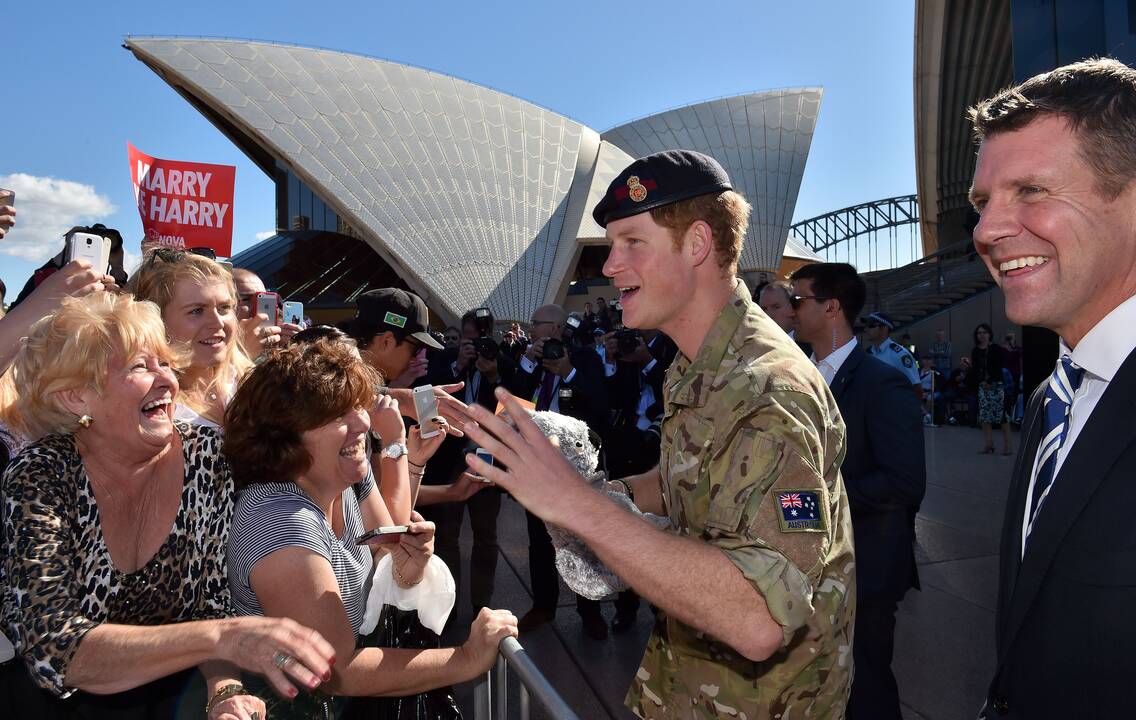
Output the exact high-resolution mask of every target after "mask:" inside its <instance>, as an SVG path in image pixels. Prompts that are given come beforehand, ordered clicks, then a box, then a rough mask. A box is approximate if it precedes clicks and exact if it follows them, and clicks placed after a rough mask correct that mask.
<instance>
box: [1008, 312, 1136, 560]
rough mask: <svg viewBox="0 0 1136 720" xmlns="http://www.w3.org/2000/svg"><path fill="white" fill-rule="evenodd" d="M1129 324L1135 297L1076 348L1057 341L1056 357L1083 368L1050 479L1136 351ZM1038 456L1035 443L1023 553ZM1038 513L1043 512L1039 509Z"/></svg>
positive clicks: (1133, 323)
mask: <svg viewBox="0 0 1136 720" xmlns="http://www.w3.org/2000/svg"><path fill="white" fill-rule="evenodd" d="M1133 327H1136V296H1134V297H1130V298H1128V299H1127V300H1125V301H1124V302H1122V303H1121V304H1120V305H1117V306H1116V307H1115V308H1113V310H1112V312H1110V313H1109V314H1108V315H1105V316H1104V317H1103V318H1102V319H1101V321H1100V322H1098V323H1097V324H1096V325H1094V326H1093V329H1092V330H1089V332H1088V333H1087V334H1086V335H1085V337H1083V338H1081V342H1079V343H1077V347H1076V349H1074V350H1070V349H1069V346H1068V345H1066V344H1065V340H1064V339H1062V340H1061V353H1060V355H1058V357H1060V356H1061V355H1065V354H1069V356H1070V357H1072V359H1073V363H1074V364H1075V365H1077V367H1081V368H1084V369H1085V375H1084V377H1083V378H1082V379H1081V387H1079V388H1077V392H1075V393H1073V405H1072V407H1070V408H1069V430H1068V432H1067V434H1066V435H1065V442H1064V443H1062V445H1061V447H1060V448H1059V449H1058V450H1057V465H1056V466H1055V467H1054V469H1053V482H1057V479H1058V474H1059V473H1060V472H1061V465H1062V464H1063V463H1064V462H1065V458H1066V457H1068V456H1069V450H1071V449H1072V447H1073V443H1075V442H1077V436H1078V435H1080V434H1081V430H1083V429H1084V427H1085V424H1086V423H1087V422H1088V421H1089V416H1090V415H1092V413H1093V408H1095V407H1096V406H1097V403H1098V402H1099V401H1100V399H1101V396H1103V395H1104V392H1105V390H1107V389H1108V384H1109V383H1110V382H1112V378H1113V376H1114V375H1116V373H1117V371H1118V370H1120V366H1121V365H1123V364H1124V361H1125V360H1126V359H1127V358H1128V356H1129V355H1131V354H1132V351H1133V350H1136V332H1133V330H1132V328H1133ZM1046 382H1047V383H1048V382H1049V380H1048V379H1046ZM1040 456H1041V447H1040V446H1039V447H1038V449H1037V455H1035V456H1034V459H1033V471H1032V472H1031V473H1030V484H1029V490H1028V492H1027V493H1026V504H1025V506H1024V508H1023V509H1022V555H1023V556H1024V555H1025V552H1026V526H1027V525H1028V524H1029V508H1030V507H1031V506H1032V505H1033V490H1034V483H1035V482H1037V471H1038V466H1037V461H1038V459H1039V458H1040ZM1071 481H1072V482H1075V481H1076V479H1075V478H1070V479H1069V480H1067V481H1066V482H1071ZM1041 512H1045V511H1044V510H1042V511H1041Z"/></svg>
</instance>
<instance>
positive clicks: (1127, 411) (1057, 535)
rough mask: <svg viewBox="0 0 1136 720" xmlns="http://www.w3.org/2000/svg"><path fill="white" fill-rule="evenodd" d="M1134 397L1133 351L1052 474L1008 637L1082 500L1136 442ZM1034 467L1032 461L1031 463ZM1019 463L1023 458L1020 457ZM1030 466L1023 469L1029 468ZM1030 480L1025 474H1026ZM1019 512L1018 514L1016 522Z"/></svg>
mask: <svg viewBox="0 0 1136 720" xmlns="http://www.w3.org/2000/svg"><path fill="white" fill-rule="evenodd" d="M1134 397H1136V352H1133V353H1132V354H1130V355H1129V356H1128V358H1127V359H1126V360H1125V361H1124V364H1123V365H1121V366H1120V370H1119V371H1118V372H1117V373H1116V376H1115V377H1114V378H1113V379H1112V382H1110V383H1109V384H1108V389H1107V390H1105V393H1104V395H1103V396H1102V397H1101V399H1100V401H1099V402H1098V403H1097V406H1096V408H1094V409H1093V414H1092V416H1091V417H1089V421H1088V423H1086V424H1085V427H1084V428H1082V429H1081V432H1080V434H1079V435H1078V436H1077V442H1076V443H1075V444H1074V445H1073V447H1072V448H1070V450H1069V455H1068V457H1066V458H1065V462H1063V463H1062V464H1061V470H1060V472H1058V473H1057V477H1056V478H1054V482H1053V486H1052V488H1051V489H1050V491H1049V496H1048V497H1047V498H1046V500H1045V506H1044V507H1043V508H1042V510H1041V512H1040V513H1039V514H1038V516H1037V520H1036V521H1035V523H1034V528H1033V532H1032V533H1030V539H1029V546H1028V547H1027V549H1026V554H1025V557H1024V558H1023V559H1022V563H1021V568H1020V569H1019V570H1018V576H1017V581H1016V583H1015V584H1014V588H1013V593H1012V595H1011V597H1010V606H1009V608H1008V617H1007V620H1006V635H1005V638H1006V643H1005V645H1004V647H1009V646H1010V644H1011V643H1012V642H1013V639H1014V635H1015V634H1016V633H1017V631H1018V629H1020V628H1021V626H1022V623H1023V622H1024V621H1025V617H1026V614H1027V612H1028V611H1029V608H1030V606H1031V605H1032V604H1033V601H1034V598H1035V597H1036V595H1037V591H1038V589H1039V588H1040V587H1041V583H1042V581H1043V580H1044V579H1045V576H1046V573H1047V572H1048V570H1049V566H1050V564H1051V563H1052V562H1053V556H1054V555H1055V554H1056V553H1057V550H1058V548H1059V547H1060V545H1061V542H1062V540H1064V539H1065V536H1066V535H1067V534H1068V532H1069V529H1070V528H1071V527H1072V526H1073V523H1074V522H1076V520H1077V519H1078V517H1079V516H1080V514H1081V511H1082V510H1083V509H1084V507H1085V505H1086V503H1088V501H1089V499H1090V498H1091V497H1092V496H1093V494H1094V493H1095V492H1096V490H1097V488H1098V487H1099V485H1100V483H1101V480H1102V479H1103V478H1104V476H1105V474H1106V472H1107V471H1108V469H1109V468H1110V467H1112V465H1113V464H1114V463H1115V462H1116V458H1117V456H1119V455H1120V453H1121V452H1122V451H1123V450H1124V449H1125V448H1126V447H1128V446H1129V445H1130V444H1132V443H1133V442H1136V423H1132V422H1131V418H1132V415H1133V412H1134V407H1133V405H1134ZM1030 466H1031V467H1032V462H1031V463H1030ZM1023 467H1025V463H1024V462H1023ZM1031 467H1027V469H1026V470H1025V471H1024V472H1025V473H1029V472H1030V471H1031ZM1027 482H1028V479H1027ZM1020 521H1021V515H1020V514H1018V522H1019V523H1020Z"/></svg>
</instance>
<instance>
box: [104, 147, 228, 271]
mask: <svg viewBox="0 0 1136 720" xmlns="http://www.w3.org/2000/svg"><path fill="white" fill-rule="evenodd" d="M126 147H127V152H128V154H129V157H130V180H131V182H132V183H133V184H134V199H135V201H136V202H137V204H138V214H139V215H141V216H142V228H143V230H145V233H146V239H145V240H144V241H143V242H144V244H146V245H148V246H155V245H156V246H165V247H175V248H186V247H207V248H212V249H213V251H214V252H216V253H217V257H230V256H231V255H232V251H233V186H234V184H235V183H236V178H237V168H235V167H233V166H232V165H209V164H207V163H195V162H181V161H178V160H161V159H159V158H153V157H150V156H149V155H147V154H145V153H143V152H141V151H140V150H139V149H138V148H136V147H134V146H133V145H132V144H130V143H127V145H126Z"/></svg>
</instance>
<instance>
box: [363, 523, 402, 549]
mask: <svg viewBox="0 0 1136 720" xmlns="http://www.w3.org/2000/svg"><path fill="white" fill-rule="evenodd" d="M409 530H410V526H409V525H391V526H390V527H380V528H375V529H374V530H372V531H371V532H367V533H363V534H362V535H360V536H359V537H357V538H355V544H356V545H389V544H395V543H397V542H398V539H399V538H400V537H402V536H403V535H405V534H407V531H409Z"/></svg>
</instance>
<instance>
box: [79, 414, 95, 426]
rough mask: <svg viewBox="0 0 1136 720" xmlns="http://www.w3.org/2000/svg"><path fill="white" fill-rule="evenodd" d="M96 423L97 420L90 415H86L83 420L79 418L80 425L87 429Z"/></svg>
mask: <svg viewBox="0 0 1136 720" xmlns="http://www.w3.org/2000/svg"><path fill="white" fill-rule="evenodd" d="M94 421H95V419H94V418H93V417H91V416H90V415H84V416H82V417H81V418H79V424H80V425H82V426H83V427H85V428H89V427H91V423H93V422H94Z"/></svg>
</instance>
